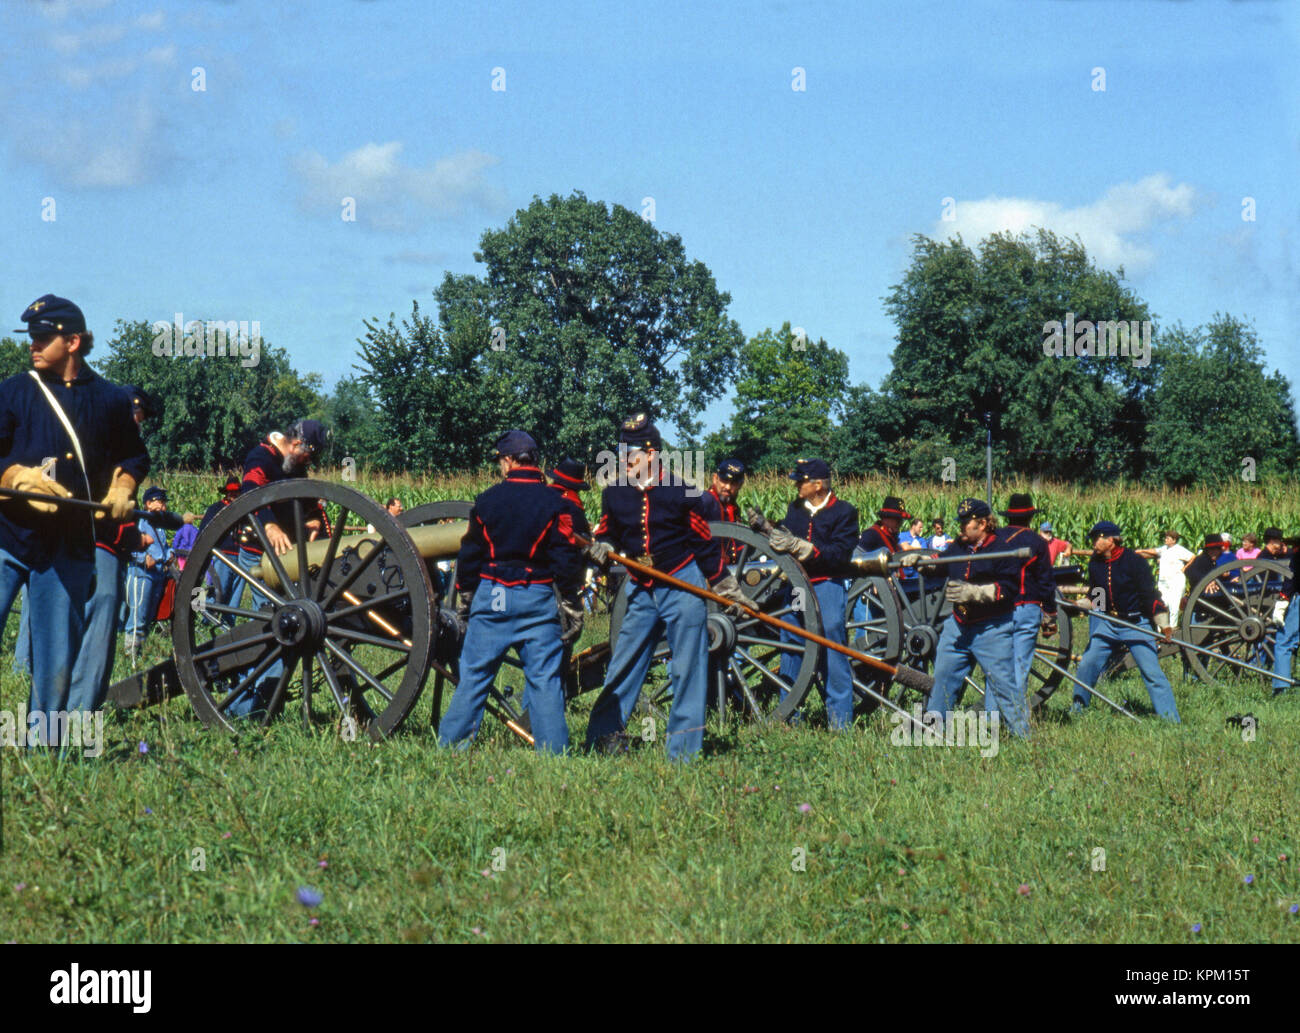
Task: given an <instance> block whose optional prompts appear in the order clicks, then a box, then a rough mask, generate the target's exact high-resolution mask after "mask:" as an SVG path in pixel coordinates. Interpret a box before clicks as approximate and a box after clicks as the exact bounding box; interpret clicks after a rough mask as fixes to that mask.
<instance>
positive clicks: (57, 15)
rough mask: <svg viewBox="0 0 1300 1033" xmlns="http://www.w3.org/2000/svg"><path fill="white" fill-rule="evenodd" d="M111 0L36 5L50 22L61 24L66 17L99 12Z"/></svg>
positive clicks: (65, 0)
mask: <svg viewBox="0 0 1300 1033" xmlns="http://www.w3.org/2000/svg"><path fill="white" fill-rule="evenodd" d="M112 2H113V0H45V2H44V3H42V4H39V5H37V6H38V9H39V10H40V12H41V14H43V15H45V17H46V18H48V19H49V20H50V21H52V22H61V21H63V19H64V18H66V17H68V15H70V14H73V13H77V14H80V13H83V12H85V11H101V10H103V9H104V8H105V7H107V6H108V5H109V4H111V3H112Z"/></svg>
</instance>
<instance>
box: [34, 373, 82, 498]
mask: <svg viewBox="0 0 1300 1033" xmlns="http://www.w3.org/2000/svg"><path fill="white" fill-rule="evenodd" d="M28 372H29V373H30V374H31V377H32V379H33V380H35V381H36V386H37V387H39V388H40V389H41V393H42V394H44V395H45V400H46V401H47V402H49V403H50V408H51V409H53V410H54V414H55V415H56V416H57V417H58V418H59V422H60V423H62V424H63V429H64V430H66V431H67V432H68V437H70V438H71V439H72V449H73V451H74V452H76V453H77V462H79V463H80V464H81V479H82V480H83V481H85V482H86V498H87V499H89V500H90V501H91V502H94V501H95V499H94V496H93V494H92V493H91V490H90V474H89V473H88V472H87V471H86V457H85V456H84V455H82V452H81V441H80V439H78V437H77V432H76V431H75V430H73V429H72V421H71V420H69V419H68V414H67V413H65V412H64V411H63V406H61V405H60V404H59V403H58V401H57V400H55V397H54V392H52V391H51V390H50V389H49V387H48V386H46V383H45V381H44V380H42V379H41V377H40V374H39V373H37V372H36V370H34V369H33V370H28Z"/></svg>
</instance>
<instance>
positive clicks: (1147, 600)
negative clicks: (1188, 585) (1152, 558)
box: [1088, 546, 1169, 622]
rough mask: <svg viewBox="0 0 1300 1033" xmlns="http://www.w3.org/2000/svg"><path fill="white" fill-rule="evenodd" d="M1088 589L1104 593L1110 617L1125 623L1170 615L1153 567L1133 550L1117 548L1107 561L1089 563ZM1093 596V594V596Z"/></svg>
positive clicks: (1093, 559)
mask: <svg viewBox="0 0 1300 1033" xmlns="http://www.w3.org/2000/svg"><path fill="white" fill-rule="evenodd" d="M1088 588H1089V589H1090V590H1091V589H1093V588H1100V589H1102V590H1103V591H1104V592H1105V593H1106V595H1105V598H1104V600H1103V601H1104V603H1105V608H1106V612H1107V613H1111V614H1114V615H1115V616H1116V617H1119V618H1121V619H1123V620H1127V621H1130V622H1131V621H1133V620H1135V619H1136V618H1138V617H1145V618H1146V619H1147V620H1152V619H1153V618H1154V617H1155V615H1156V614H1157V613H1160V612H1161V611H1162V610H1163V611H1164V612H1166V613H1168V612H1169V607H1168V606H1166V605H1165V604H1164V603H1163V602H1162V601H1161V599H1160V596H1158V595H1157V594H1156V579H1155V578H1154V577H1153V576H1152V574H1151V565H1150V564H1149V563H1147V561H1146V560H1144V559H1143V558H1142V557H1141V556H1139V555H1138V554H1137V553H1136V552H1134V551H1133V550H1132V549H1125V548H1124V547H1123V546H1116V547H1115V548H1114V549H1111V551H1110V555H1109V556H1107V557H1106V558H1105V559H1102V558H1101V557H1100V556H1093V557H1092V558H1091V559H1090V560H1088ZM1090 596H1091V592H1090Z"/></svg>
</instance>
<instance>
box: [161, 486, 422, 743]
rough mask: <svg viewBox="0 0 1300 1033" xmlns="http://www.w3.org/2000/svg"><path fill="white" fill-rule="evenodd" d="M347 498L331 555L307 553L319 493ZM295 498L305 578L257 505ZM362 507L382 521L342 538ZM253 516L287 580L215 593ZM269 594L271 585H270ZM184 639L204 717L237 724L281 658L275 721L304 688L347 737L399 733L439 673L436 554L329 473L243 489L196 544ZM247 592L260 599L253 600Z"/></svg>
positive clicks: (179, 634) (179, 645)
mask: <svg viewBox="0 0 1300 1033" xmlns="http://www.w3.org/2000/svg"><path fill="white" fill-rule="evenodd" d="M318 498H319V499H324V500H325V502H326V503H327V505H329V504H332V505H333V506H335V507H337V512H336V513H335V514H334V519H333V531H332V532H331V534H330V536H329V539H328V541H329V545H328V548H327V551H326V555H325V556H324V557H322V558H321V562H320V563H319V564H318V565H313V566H310V567H309V566H308V564H307V562H306V553H307V550H306V545H305V541H306V534H305V531H304V524H305V522H306V520H307V519H308V518H309V514H310V512H311V510H312V509H313V508H314V506H315V500H316V499H318ZM271 503H278V504H281V505H282V506H284V505H287V507H288V509H289V510H290V512H291V513H292V524H291V526H290V527H288V528H285V530H286V532H287V533H289V534H290V537H292V538H293V539H294V540H295V542H297V543H298V544H296V545H295V546H294V547H293V549H294V555H295V557H296V560H297V563H298V576H297V577H296V578H294V579H289V578H287V577H286V576H285V571H284V569H283V563H282V561H281V560H280V559H279V558H276V557H274V553H273V552H272V551H271V549H270V547H269V543H268V542H267V538H266V530H265V528H264V527H263V526H262V523H261V521H260V520H258V519H257V517H256V516H254V515H253V514H254V511H255V510H257V509H260V508H261V507H263V506H266V505H269V504H271ZM353 514H355V515H356V516H358V517H360V518H361V519H363V520H365V521H366V522H367V523H369V524H372V525H374V527H375V529H376V530H375V533H374V534H373V535H365V536H359V537H361V538H362V540H361V542H360V543H357V544H353V545H351V546H347V547H345V546H343V545H341V544H340V543H341V540H342V538H343V527H344V525H345V524H346V523H347V521H348V518H349V517H350V516H351V515H353ZM245 519H247V520H248V521H249V522H250V524H251V526H252V528H253V530H254V532H255V533H256V535H257V536H258V538H259V539H260V541H261V544H262V549H263V560H262V562H263V563H267V562H270V563H271V564H272V565H273V567H275V568H278V569H276V574H277V576H278V580H279V587H277V588H274V589H273V588H271V587H270V586H269V585H268V583H267V581H266V579H265V578H261V577H259V576H258V575H257V574H253V573H247V572H244V571H242V570H238V573H234V572H233V571H232V573H234V576H235V578H236V580H235V585H236V589H237V591H238V597H237V598H236V599H234V600H233V602H234V605H231V604H230V602H221V603H218V602H216V601H214V600H212V599H209V598H208V596H207V589H206V588H205V587H203V586H204V581H205V578H206V575H207V574H208V573H209V571H214V570H217V569H220V568H222V567H224V568H227V569H229V568H230V567H231V566H234V567H235V568H236V569H238V565H237V564H233V563H232V561H231V560H230V559H229V557H227V556H225V554H224V553H222V552H220V551H219V550H218V548H217V546H218V544H219V543H220V541H221V539H222V538H223V537H224V536H225V535H226V534H227V532H230V531H232V530H234V529H236V528H237V527H238V525H239V523H240V522H241V521H244V520H245ZM259 593H260V594H259ZM176 596H177V598H176V615H175V619H174V621H173V627H172V645H173V648H174V650H175V654H176V666H177V671H178V673H179V675H180V680H181V684H182V685H183V686H184V688H185V693H186V695H187V696H189V699H190V704H191V705H192V706H193V708H194V712H195V714H197V715H198V718H199V720H200V721H202V722H203V724H204V725H206V726H207V727H209V728H224V729H226V730H228V731H233V730H234V729H235V727H236V723H235V722H236V721H237V720H238V719H237V718H234V717H232V716H231V715H230V713H229V709H230V706H231V704H232V703H234V702H235V700H236V699H237V698H238V697H239V696H240V695H241V694H243V693H244V692H245V690H248V689H250V688H252V687H253V686H255V685H256V684H257V683H258V679H259V678H263V677H264V676H265V674H266V672H267V670H268V669H271V668H272V665H273V664H275V663H277V662H278V663H279V664H280V668H281V670H280V673H279V675H278V677H276V678H275V684H274V689H273V691H272V693H271V695H270V697H269V699H268V700H266V701H265V703H266V706H265V710H264V712H263V714H262V717H261V721H262V723H263V724H269V723H270V721H271V720H272V718H273V717H274V716H275V714H276V713H277V712H278V711H279V710H280V709H281V708H282V707H283V706H284V704H285V701H286V697H287V696H288V694H289V693H290V692H292V691H294V689H295V687H296V689H297V691H298V693H299V695H300V702H301V706H302V713H303V720H304V722H305V723H306V724H307V725H308V727H316V726H318V725H320V724H322V723H327V722H328V723H331V724H335V725H336V726H337V727H338V729H339V732H340V734H341V735H342V737H343V738H345V739H352V738H355V737H356V735H357V733H358V732H360V731H364V732H365V733H366V734H368V735H369V736H370V737H371V738H372V739H376V740H378V739H383V738H385V737H386V736H388V735H389V734H390V733H392V732H393V731H394V730H395V729H396V728H397V727H398V726H399V725H400V724H401V722H402V720H403V719H404V718H405V717H406V715H407V714H408V713H409V712H410V710H411V708H412V707H413V706H414V704H415V701H416V699H417V698H418V696H419V694H420V690H421V688H422V687H423V685H424V679H425V675H426V674H427V672H428V667H429V658H430V655H431V652H432V644H433V638H434V636H435V635H436V630H435V629H436V625H435V624H434V621H433V588H432V586H431V585H430V583H429V575H428V571H427V569H426V567H425V563H424V560H423V559H422V558H421V556H420V554H419V553H418V552H417V550H416V548H415V545H414V543H413V542H412V541H411V539H410V538H409V537H408V536H407V534H406V533H405V531H403V530H402V528H401V527H400V526H399V525H398V524H397V523H396V521H394V520H393V518H392V517H391V516H390V515H389V514H388V512H387V511H386V510H385V509H384V508H383V507H382V506H380V505H378V504H377V503H375V502H373V501H371V500H370V499H368V498H366V497H365V496H363V495H360V494H358V493H357V492H355V491H352V490H351V489H350V488H345V487H343V486H342V485H339V484H331V483H329V482H327V481H315V480H312V481H308V480H304V479H294V480H290V481H281V482H278V483H275V484H269V485H267V486H266V487H263V488H258V489H256V490H255V491H251V492H249V493H248V494H246V495H241V496H240V497H239V498H238V499H236V500H235V501H234V502H232V503H231V504H230V505H229V506H227V507H226V508H225V509H223V510H222V511H221V512H220V513H219V514H218V515H217V516H216V517H215V518H214V519H213V521H212V523H210V524H209V525H208V526H207V527H206V528H205V529H204V530H203V531H202V533H200V535H199V537H198V540H197V541H196V542H195V544H194V549H193V551H192V552H191V553H190V559H189V562H187V563H186V565H185V571H184V573H183V574H182V576H181V581H180V585H179V587H178V589H177V593H176ZM245 598H249V599H251V600H252V601H251V602H250V603H248V604H247V606H245V605H242V604H243V603H244V600H245Z"/></svg>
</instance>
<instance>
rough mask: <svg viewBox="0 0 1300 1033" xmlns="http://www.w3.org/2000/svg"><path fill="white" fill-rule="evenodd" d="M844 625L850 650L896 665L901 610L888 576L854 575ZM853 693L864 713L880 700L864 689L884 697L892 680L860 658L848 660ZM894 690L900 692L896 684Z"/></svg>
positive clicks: (900, 639) (900, 644)
mask: <svg viewBox="0 0 1300 1033" xmlns="http://www.w3.org/2000/svg"><path fill="white" fill-rule="evenodd" d="M844 626H845V629H846V631H847V633H848V635H847V637H848V644H849V647H850V648H851V649H856V650H857V651H858V652H860V653H866V654H867V655H868V656H871V657H875V658H876V659H877V660H881V661H883V662H884V663H887V664H890V665H891V666H897V665H898V663H899V660H900V659H901V657H902V655H903V612H902V607H901V606H900V605H899V603H898V598H897V596H896V593H895V590H894V582H893V579H892V578H886V577H878V576H873V577H864V578H858V580H856V581H854V582H853V583H852V584H851V585H850V586H849V592H848V600H847V603H846V608H845V620H844ZM849 666H850V667H851V669H852V671H853V692H854V694H855V695H856V696H857V699H858V702H859V703H861V704H862V705H863V708H864V710H865V711H866V712H868V713H869V712H871V711H873V710H875V708H876V707H878V706H880V701H879V700H877V699H876V698H875V697H874V696H872V695H871V694H870V693H868V692H867V689H870V690H871V691H872V692H875V693H878V694H879V695H881V696H884V697H886V698H891V697H890V692H891V691H893V682H892V681H891V680H890V678H888V677H887V676H886V675H884V674H882V673H880V672H879V671H877V670H876V669H875V668H872V667H868V666H867V665H866V664H864V663H862V662H861V661H860V660H851V661H850V662H849ZM897 691H898V692H900V693H901V692H902V691H903V690H902V688H901V687H900V688H899V689H898V690H897Z"/></svg>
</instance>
